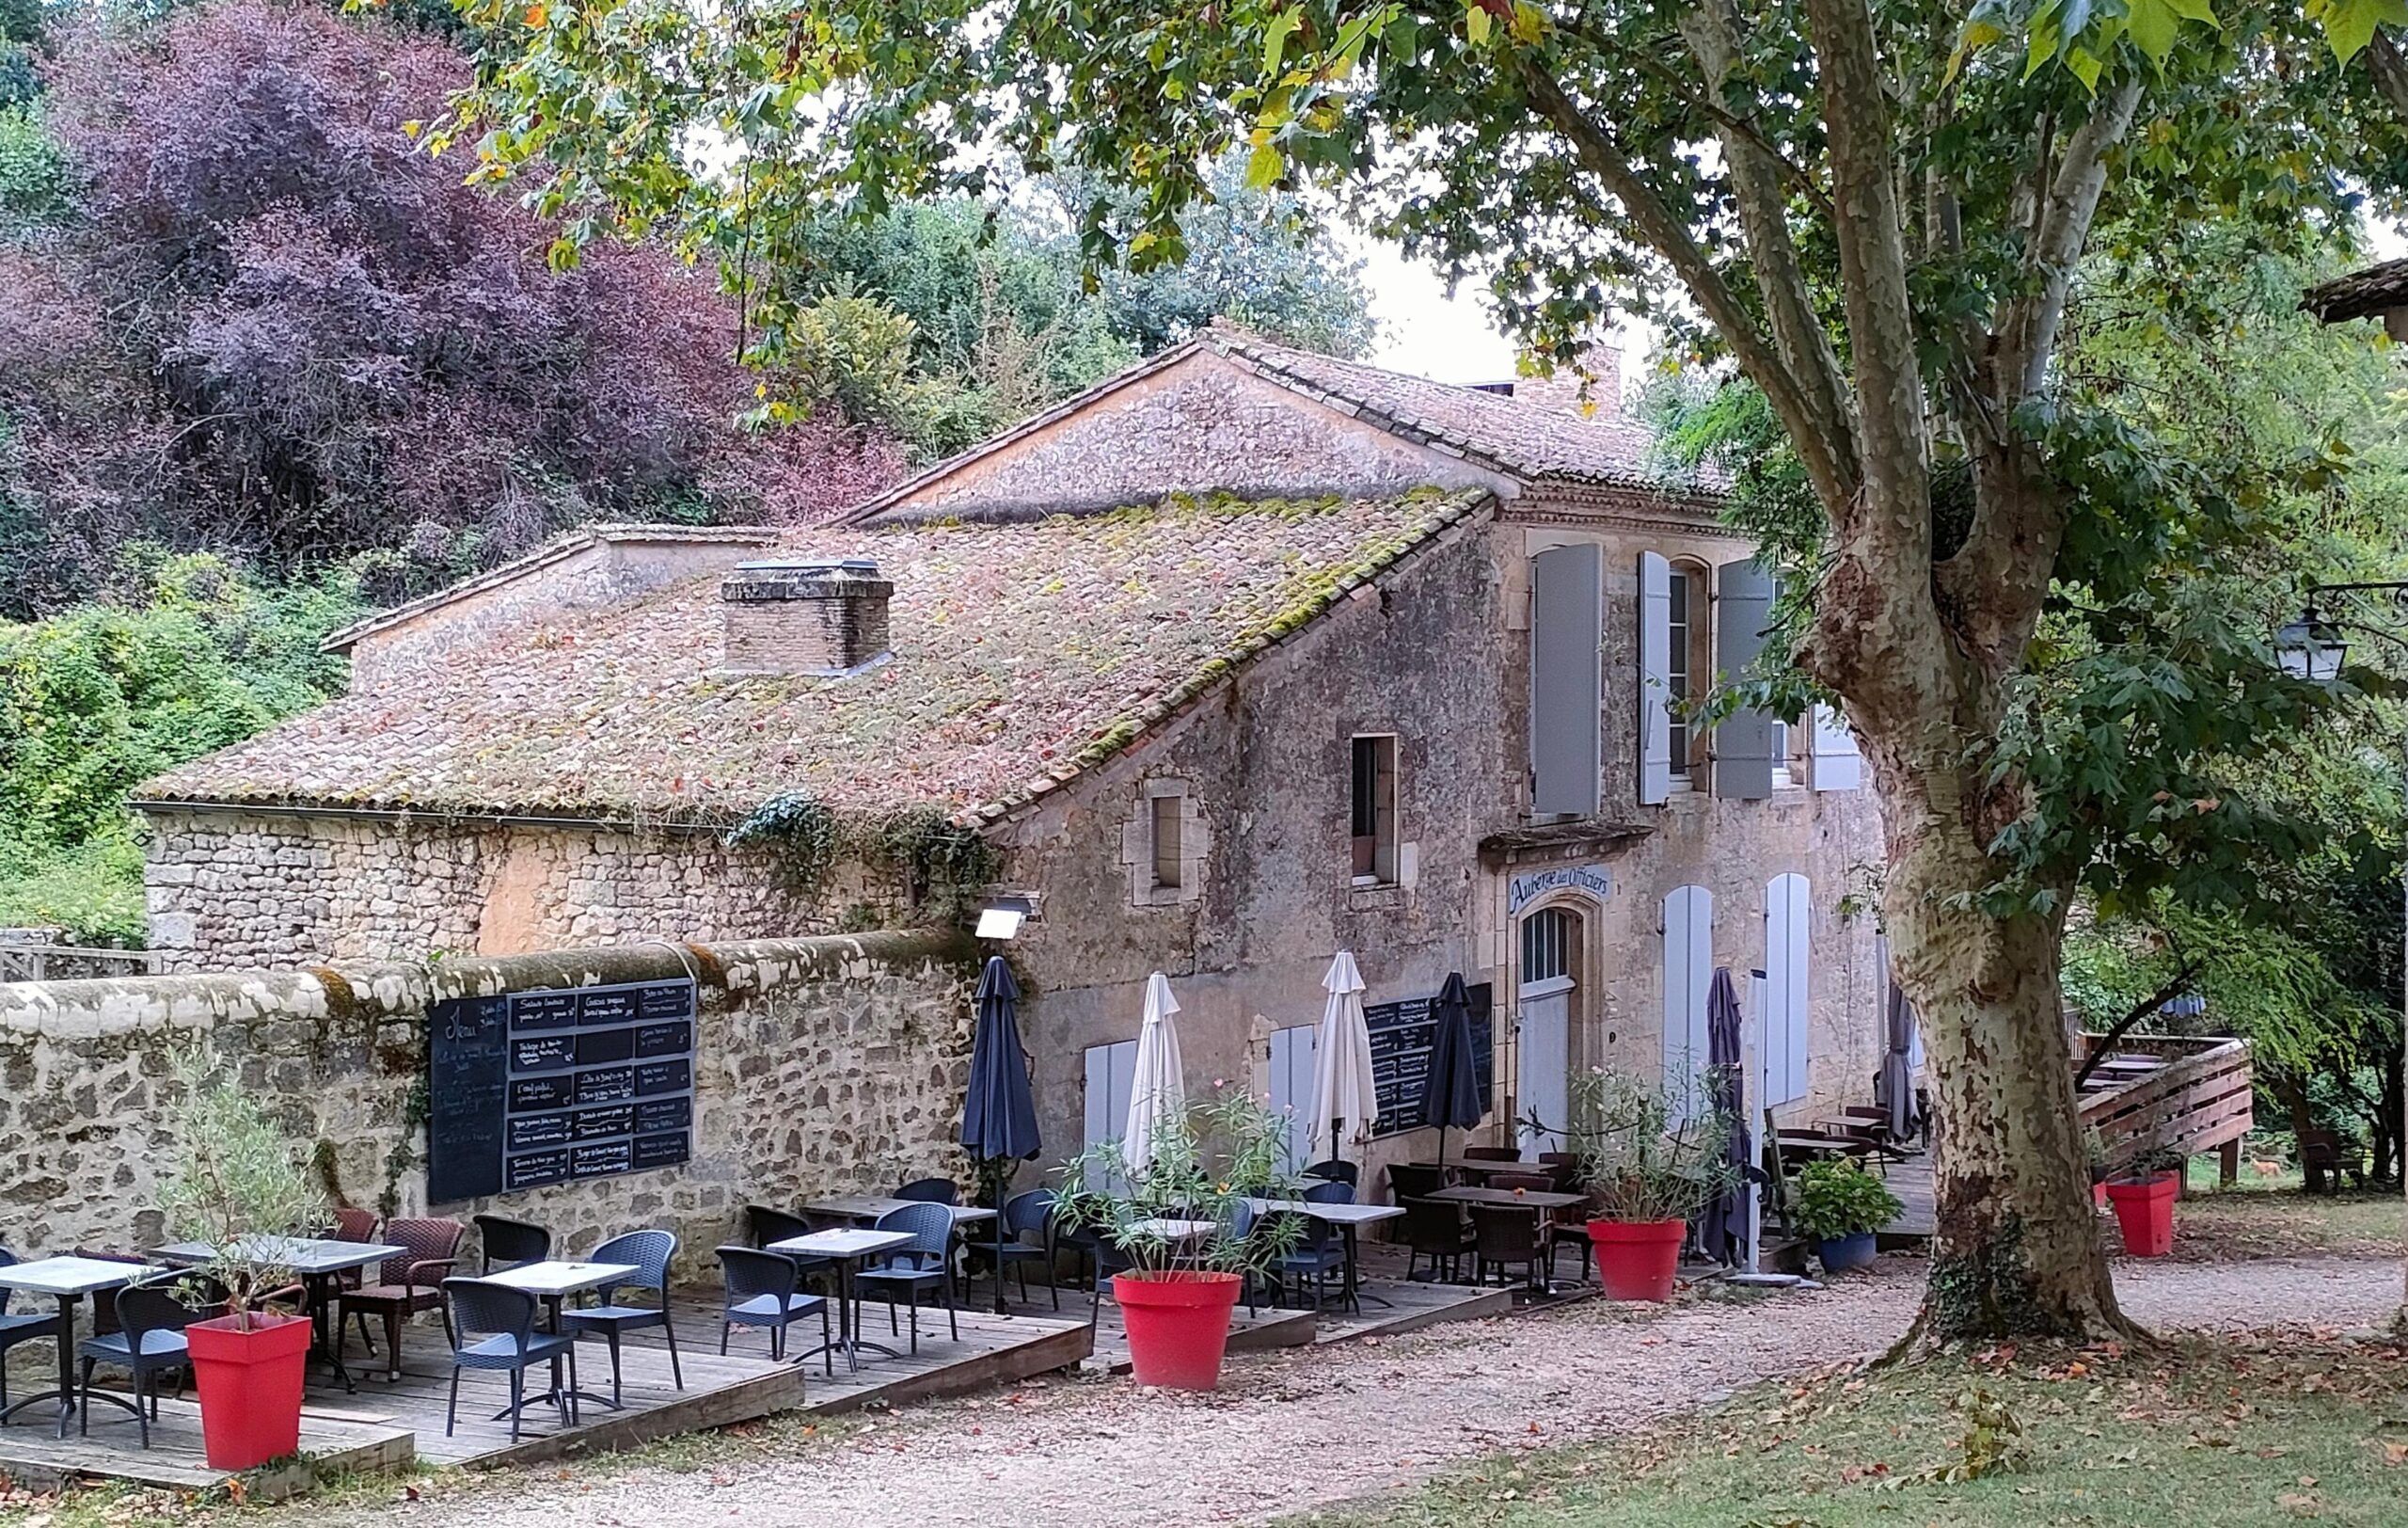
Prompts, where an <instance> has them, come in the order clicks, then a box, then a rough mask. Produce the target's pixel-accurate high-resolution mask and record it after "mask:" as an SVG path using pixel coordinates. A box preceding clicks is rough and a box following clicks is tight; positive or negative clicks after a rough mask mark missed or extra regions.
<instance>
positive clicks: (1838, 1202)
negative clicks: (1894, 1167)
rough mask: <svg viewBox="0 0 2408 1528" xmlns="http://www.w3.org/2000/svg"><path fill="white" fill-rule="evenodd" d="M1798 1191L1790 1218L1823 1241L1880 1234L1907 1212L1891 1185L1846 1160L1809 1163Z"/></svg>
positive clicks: (1796, 1183) (1798, 1180)
mask: <svg viewBox="0 0 2408 1528" xmlns="http://www.w3.org/2000/svg"><path fill="white" fill-rule="evenodd" d="M1794 1188H1795V1192H1796V1195H1797V1207H1796V1209H1795V1210H1793V1211H1792V1212H1791V1215H1790V1219H1791V1220H1792V1222H1793V1223H1795V1224H1796V1226H1797V1227H1798V1231H1799V1232H1800V1233H1801V1234H1805V1235H1808V1236H1814V1237H1816V1238H1818V1239H1820V1240H1823V1241H1838V1240H1840V1239H1841V1238H1842V1237H1845V1236H1861V1235H1862V1234H1865V1233H1866V1232H1869V1231H1878V1230H1880V1229H1881V1228H1882V1227H1883V1226H1886V1225H1888V1224H1889V1223H1890V1222H1891V1221H1893V1220H1895V1219H1896V1218H1898V1216H1899V1214H1900V1213H1901V1212H1902V1211H1904V1210H1905V1209H1906V1206H1905V1205H1903V1204H1901V1203H1899V1202H1898V1196H1897V1195H1895V1194H1893V1193H1892V1192H1890V1188H1889V1186H1888V1185H1886V1184H1884V1183H1883V1182H1882V1181H1881V1180H1880V1179H1878V1178H1876V1177H1875V1176H1874V1175H1873V1174H1871V1173H1870V1172H1867V1171H1865V1170H1864V1168H1863V1166H1862V1165H1861V1163H1858V1162H1855V1161H1852V1160H1849V1159H1848V1158H1846V1157H1841V1158H1838V1159H1835V1160H1832V1161H1828V1162H1811V1163H1809V1164H1807V1166H1806V1170H1804V1171H1802V1172H1800V1173H1798V1176H1797V1178H1796V1179H1795V1180H1794Z"/></svg>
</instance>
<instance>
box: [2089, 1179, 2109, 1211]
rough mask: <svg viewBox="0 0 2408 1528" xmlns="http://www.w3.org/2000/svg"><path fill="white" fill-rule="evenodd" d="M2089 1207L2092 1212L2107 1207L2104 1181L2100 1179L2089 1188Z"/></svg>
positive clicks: (2105, 1183)
mask: <svg viewBox="0 0 2408 1528" xmlns="http://www.w3.org/2000/svg"><path fill="white" fill-rule="evenodd" d="M2090 1207H2091V1208H2092V1209H2094V1210H2103V1209H2105V1208H2106V1207H2107V1180H2106V1179H2104V1178H2101V1179H2099V1181H2098V1182H2097V1183H2095V1184H2092V1185H2091V1186H2090Z"/></svg>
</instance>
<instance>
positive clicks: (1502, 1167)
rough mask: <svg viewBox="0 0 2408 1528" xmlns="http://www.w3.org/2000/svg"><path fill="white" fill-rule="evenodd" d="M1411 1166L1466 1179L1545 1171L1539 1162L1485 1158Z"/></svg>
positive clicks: (1419, 1163) (1417, 1163) (1544, 1167)
mask: <svg viewBox="0 0 2408 1528" xmlns="http://www.w3.org/2000/svg"><path fill="white" fill-rule="evenodd" d="M1412 1165H1413V1166H1414V1167H1417V1168H1427V1169H1428V1170H1431V1171H1433V1172H1438V1173H1446V1172H1454V1173H1460V1174H1462V1175H1463V1176H1465V1177H1466V1178H1482V1179H1486V1178H1493V1177H1495V1176H1497V1174H1498V1173H1500V1172H1544V1171H1545V1170H1546V1166H1545V1164H1544V1163H1540V1162H1495V1161H1491V1160H1489V1159H1488V1158H1486V1157H1481V1158H1480V1159H1479V1160H1477V1161H1470V1162H1416V1163H1413V1164H1412Z"/></svg>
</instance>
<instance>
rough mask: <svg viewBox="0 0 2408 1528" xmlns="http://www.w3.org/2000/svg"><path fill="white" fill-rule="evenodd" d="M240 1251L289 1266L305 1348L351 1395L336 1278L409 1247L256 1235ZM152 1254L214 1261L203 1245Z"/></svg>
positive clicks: (165, 1259) (166, 1259)
mask: <svg viewBox="0 0 2408 1528" xmlns="http://www.w3.org/2000/svg"><path fill="white" fill-rule="evenodd" d="M242 1247H243V1251H244V1255H245V1256H246V1257H250V1258H253V1259H256V1260H257V1261H259V1262H261V1263H272V1264H274V1265H277V1267H280V1268H290V1269H292V1270H293V1273H294V1275H295V1276H297V1277H298V1278H299V1279H300V1281H301V1287H302V1289H303V1290H305V1291H307V1293H308V1298H309V1344H310V1345H311V1346H312V1347H314V1348H316V1349H317V1351H318V1356H319V1357H320V1358H323V1359H325V1361H326V1362H327V1363H328V1364H329V1365H330V1366H331V1367H332V1368H333V1371H334V1377H336V1378H337V1379H340V1380H341V1381H342V1388H343V1392H344V1393H346V1394H349V1393H353V1392H356V1390H357V1389H358V1388H359V1387H358V1386H356V1385H355V1384H353V1383H352V1378H351V1371H350V1370H349V1369H346V1368H345V1367H343V1361H342V1344H341V1341H340V1339H341V1335H342V1317H341V1314H339V1313H336V1312H335V1299H336V1297H337V1295H338V1293H339V1291H338V1289H337V1287H336V1286H337V1285H338V1283H339V1282H340V1281H341V1276H342V1275H343V1274H346V1273H349V1272H350V1271H351V1270H352V1269H354V1268H364V1267H366V1266H368V1265H370V1264H372V1263H382V1262H384V1261H385V1260H386V1259H387V1258H388V1257H402V1256H404V1255H406V1254H407V1253H408V1251H409V1249H408V1248H406V1247H387V1246H384V1245H382V1244H380V1243H376V1242H347V1241H321V1240H319V1239H317V1238H315V1237H311V1236H255V1237H250V1238H247V1239H246V1240H245V1241H244V1242H243V1243H242ZM152 1255H154V1256H156V1257H157V1258H158V1259H159V1261H160V1262H162V1263H171V1264H174V1265H178V1266H180V1267H195V1266H198V1265H202V1264H206V1263H214V1262H215V1261H217V1249H216V1248H214V1247H212V1246H210V1245H209V1244H208V1243H207V1242H178V1243H176V1244H175V1245H174V1246H173V1247H162V1248H160V1249H159V1250H158V1251H157V1252H156V1253H154V1254H152ZM330 1314H331V1315H333V1317H334V1320H333V1324H332V1326H331V1327H330V1326H329V1325H328V1324H327V1321H326V1317H327V1316H328V1315H330ZM329 1339H335V1340H333V1341H329Z"/></svg>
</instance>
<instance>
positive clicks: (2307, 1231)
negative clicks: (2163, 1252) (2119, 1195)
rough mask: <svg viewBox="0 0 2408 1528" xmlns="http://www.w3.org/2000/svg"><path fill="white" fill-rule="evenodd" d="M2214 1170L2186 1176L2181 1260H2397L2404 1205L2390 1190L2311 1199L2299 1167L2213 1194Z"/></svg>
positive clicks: (2407, 1207) (2177, 1232) (2177, 1238)
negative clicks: (2319, 1258) (2322, 1256)
mask: <svg viewBox="0 0 2408 1528" xmlns="http://www.w3.org/2000/svg"><path fill="white" fill-rule="evenodd" d="M2214 1182H2215V1178H2214V1173H2213V1172H2212V1170H2210V1172H2209V1173H2208V1174H2206V1176H2205V1177H2204V1179H2203V1178H2202V1176H2201V1174H2200V1173H2198V1172H2197V1171H2195V1170H2194V1172H2193V1173H2192V1175H2191V1182H2190V1184H2189V1186H2188V1191H2187V1192H2186V1194H2185V1195H2184V1197H2183V1199H2182V1202H2180V1203H2178V1204H2177V1205H2175V1207H2174V1256H2175V1258H2176V1259H2177V1260H2178V1261H2181V1262H2186V1263H2232V1262H2240V1261H2243V1260H2246V1259H2250V1258H2263V1257H2314V1256H2319V1255H2326V1256H2330V1255H2340V1256H2348V1257H2377V1256H2391V1257H2398V1256H2400V1253H2401V1251H2402V1243H2401V1234H2402V1231H2403V1229H2408V1202H2403V1201H2402V1200H2401V1198H2400V1194H2399V1192H2398V1191H2397V1190H2391V1189H2380V1188H2368V1189H2350V1190H2347V1191H2345V1192H2342V1193H2339V1194H2310V1193H2307V1192H2305V1190H2303V1189H2302V1188H2301V1186H2300V1178H2299V1172H2298V1170H2296V1169H2293V1170H2289V1171H2287V1172H2285V1173H2283V1174H2281V1175H2279V1176H2276V1177H2272V1178H2257V1177H2254V1176H2244V1177H2243V1178H2242V1181H2241V1182H2240V1184H2239V1185H2238V1186H2235V1187H2231V1188H2226V1189H2223V1190H2217V1189H2216V1188H2215V1187H2214Z"/></svg>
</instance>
